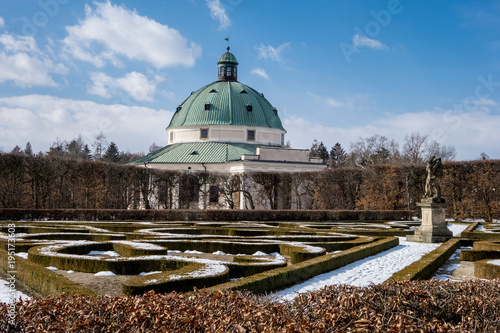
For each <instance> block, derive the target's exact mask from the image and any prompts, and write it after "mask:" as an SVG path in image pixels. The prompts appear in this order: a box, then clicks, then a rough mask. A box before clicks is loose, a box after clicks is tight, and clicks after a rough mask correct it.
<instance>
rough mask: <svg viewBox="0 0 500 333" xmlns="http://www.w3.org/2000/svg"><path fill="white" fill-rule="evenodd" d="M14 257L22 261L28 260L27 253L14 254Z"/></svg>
mask: <svg viewBox="0 0 500 333" xmlns="http://www.w3.org/2000/svg"><path fill="white" fill-rule="evenodd" d="M16 256H18V257H21V258H23V259H28V252H19V253H16Z"/></svg>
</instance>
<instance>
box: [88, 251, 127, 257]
mask: <svg viewBox="0 0 500 333" xmlns="http://www.w3.org/2000/svg"><path fill="white" fill-rule="evenodd" d="M87 255H88V256H108V257H121V256H120V254H119V253H118V252H115V251H97V250H92V251H90V252H89V253H88V254H87Z"/></svg>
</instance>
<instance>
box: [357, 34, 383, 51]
mask: <svg viewBox="0 0 500 333" xmlns="http://www.w3.org/2000/svg"><path fill="white" fill-rule="evenodd" d="M352 45H353V46H354V47H368V48H370V49H376V50H381V49H385V48H386V47H387V46H385V45H384V44H382V43H381V42H380V41H378V40H376V39H372V38H368V37H365V36H360V35H358V34H354V36H352Z"/></svg>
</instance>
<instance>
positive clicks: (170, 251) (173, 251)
mask: <svg viewBox="0 0 500 333" xmlns="http://www.w3.org/2000/svg"><path fill="white" fill-rule="evenodd" d="M168 253H182V251H179V250H168Z"/></svg>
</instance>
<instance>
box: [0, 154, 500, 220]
mask: <svg viewBox="0 0 500 333" xmlns="http://www.w3.org/2000/svg"><path fill="white" fill-rule="evenodd" d="M443 167H444V177H443V179H442V183H441V187H442V193H443V197H444V199H446V201H447V202H449V203H451V204H452V205H451V207H450V208H449V210H448V212H447V214H448V216H453V217H455V218H458V219H465V218H484V219H486V220H490V221H491V220H492V219H495V218H496V219H498V218H500V160H487V159H485V160H476V161H467V162H456V161H447V162H444V163H443ZM425 177H426V171H425V164H422V163H399V164H367V165H365V166H363V167H359V166H352V165H345V166H339V167H333V168H327V169H325V170H324V171H320V172H306V173H272V172H254V173H248V174H243V175H231V174H224V173H208V172H189V173H187V172H181V171H164V170H156V169H147V168H141V167H135V166H126V165H119V164H115V163H107V162H103V161H87V160H83V159H71V158H63V157H59V156H45V155H28V154H13V153H0V208H35V209H56V208H68V209H77V208H83V209H136V208H146V209H175V208H185V209H186V208H201V209H204V208H223V207H224V208H233V209H237V208H239V207H240V203H241V200H242V198H245V207H244V208H248V209H253V208H266V209H355V210H401V209H410V210H417V206H416V203H417V202H419V201H420V199H421V197H422V196H423V194H424V184H425Z"/></svg>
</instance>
